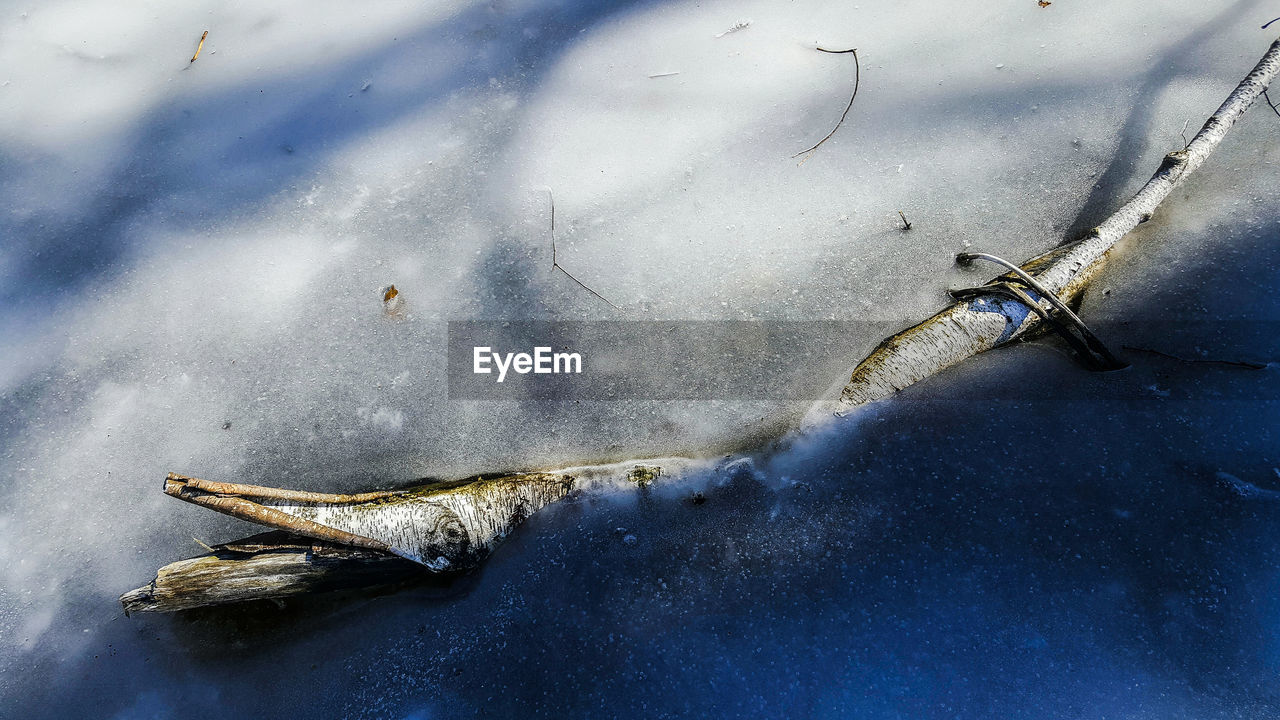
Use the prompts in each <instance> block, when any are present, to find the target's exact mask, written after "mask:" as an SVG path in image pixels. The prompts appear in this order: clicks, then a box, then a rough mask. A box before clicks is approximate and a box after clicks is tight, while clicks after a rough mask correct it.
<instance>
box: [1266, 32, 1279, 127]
mask: <svg viewBox="0 0 1280 720" xmlns="http://www.w3.org/2000/svg"><path fill="white" fill-rule="evenodd" d="M1276 19H1277V20H1280V18H1276ZM1262 98H1263V99H1264V100H1266V101H1267V104H1268V105H1270V106H1271V112H1273V113H1275V114H1276V117H1280V110H1277V109H1276V104H1275V103H1273V102H1271V96H1270V95H1268V94H1267V91H1266V90H1263V91H1262Z"/></svg>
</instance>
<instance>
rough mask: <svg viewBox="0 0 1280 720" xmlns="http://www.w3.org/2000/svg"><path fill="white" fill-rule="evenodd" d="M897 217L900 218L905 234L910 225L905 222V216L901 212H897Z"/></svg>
mask: <svg viewBox="0 0 1280 720" xmlns="http://www.w3.org/2000/svg"><path fill="white" fill-rule="evenodd" d="M898 217H900V218H902V231H903V232H906V231H907V230H910V229H911V223H909V222H907V216H906V215H903V214H902V211H901V210H899V211H898Z"/></svg>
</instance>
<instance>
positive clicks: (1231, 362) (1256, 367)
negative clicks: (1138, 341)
mask: <svg viewBox="0 0 1280 720" xmlns="http://www.w3.org/2000/svg"><path fill="white" fill-rule="evenodd" d="M1123 347H1124V349H1125V350H1132V351H1134V352H1144V353H1149V354H1151V355H1159V356H1160V357H1162V358H1168V359H1170V360H1177V361H1178V362H1184V363H1201V364H1204V365H1230V366H1231V367H1241V368H1248V369H1249V370H1266V369H1267V366H1266V365H1263V364H1262V363H1255V362H1247V361H1243V360H1212V359H1201V358H1184V357H1178V356H1177V355H1170V354H1169V353H1167V352H1160V351H1159V350H1152V349H1151V348H1144V347H1135V346H1133V345H1125V346H1123Z"/></svg>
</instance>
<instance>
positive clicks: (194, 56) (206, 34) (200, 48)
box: [187, 30, 209, 65]
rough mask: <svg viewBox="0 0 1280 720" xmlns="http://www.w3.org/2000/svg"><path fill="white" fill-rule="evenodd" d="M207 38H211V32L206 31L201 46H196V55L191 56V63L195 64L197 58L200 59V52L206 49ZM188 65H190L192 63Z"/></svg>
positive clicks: (202, 36) (201, 37) (201, 39)
mask: <svg viewBox="0 0 1280 720" xmlns="http://www.w3.org/2000/svg"><path fill="white" fill-rule="evenodd" d="M207 37H209V31H208V30H205V31H204V34H203V35H201V36H200V44H199V45H197V46H196V54H195V55H192V56H191V62H195V61H196V58H198V57H200V51H201V50H203V49H204V39H205V38H207ZM187 64H188V65H190V64H191V63H187Z"/></svg>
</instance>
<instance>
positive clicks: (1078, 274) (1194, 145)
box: [834, 40, 1280, 414]
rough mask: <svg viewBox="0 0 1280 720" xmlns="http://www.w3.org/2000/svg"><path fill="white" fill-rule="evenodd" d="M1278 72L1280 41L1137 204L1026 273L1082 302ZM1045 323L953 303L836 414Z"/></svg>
mask: <svg viewBox="0 0 1280 720" xmlns="http://www.w3.org/2000/svg"><path fill="white" fill-rule="evenodd" d="M1278 71H1280V40H1276V41H1275V42H1273V43H1272V44H1271V47H1270V49H1268V50H1267V52H1266V54H1265V55H1263V56H1262V59H1261V60H1259V61H1258V64H1257V65H1256V66H1255V67H1254V68H1253V71H1252V72H1250V73H1249V75H1248V76H1246V77H1245V79H1244V80H1242V81H1241V82H1240V84H1239V85H1238V86H1237V87H1236V89H1235V90H1234V91H1233V92H1232V93H1231V94H1230V95H1229V96H1228V97H1227V99H1226V101H1225V102H1223V103H1222V105H1221V107H1219V108H1218V110H1217V112H1215V113H1214V114H1213V115H1212V116H1211V117H1210V118H1209V120H1208V121H1207V122H1205V124H1204V127H1202V128H1200V132H1198V133H1196V136H1195V137H1194V138H1193V139H1192V140H1191V142H1190V143H1187V145H1186V147H1185V148H1184V149H1182V150H1176V151H1174V152H1171V153H1169V154H1168V155H1166V156H1165V157H1164V161H1163V162H1161V163H1160V167H1159V168H1158V169H1157V170H1156V173H1155V174H1154V175H1152V176H1151V179H1150V180H1148V181H1147V183H1146V185H1143V187H1142V189H1141V190H1139V191H1138V193H1137V194H1136V195H1134V196H1133V198H1132V199H1130V200H1129V202H1127V203H1125V204H1124V206H1123V207H1121V208H1120V209H1119V210H1117V211H1116V212H1115V214H1113V215H1112V216H1111V217H1109V218H1107V219H1106V220H1105V221H1104V222H1103V223H1102V224H1101V225H1099V226H1098V227H1096V228H1094V229H1093V230H1092V231H1090V232H1089V233H1088V234H1087V235H1086V236H1085V237H1084V238H1082V239H1081V240H1079V241H1076V242H1075V243H1073V244H1071V245H1067V246H1065V247H1061V248H1058V249H1056V250H1053V251H1051V252H1049V253H1046V254H1044V255H1041V256H1040V257H1037V258H1034V259H1032V260H1030V261H1029V262H1027V263H1026V264H1024V265H1023V266H1022V269H1023V270H1024V271H1026V272H1027V273H1028V274H1029V275H1031V276H1033V277H1035V278H1036V279H1037V280H1038V281H1039V282H1040V284H1042V285H1043V286H1045V288H1046V289H1048V290H1050V291H1051V292H1054V293H1056V294H1057V295H1058V296H1059V297H1060V298H1062V299H1063V300H1066V301H1072V300H1074V299H1076V298H1078V297H1079V295H1080V294H1081V293H1082V292H1083V290H1084V288H1085V286H1086V285H1088V283H1089V281H1090V280H1091V279H1092V278H1093V276H1094V275H1095V274H1096V273H1097V272H1098V271H1099V270H1100V269H1101V268H1102V267H1103V265H1105V263H1106V259H1107V256H1108V254H1109V253H1110V251H1111V249H1112V248H1113V247H1115V244H1116V243H1117V242H1119V241H1120V239H1121V238H1123V237H1124V236H1125V235H1127V234H1128V233H1129V232H1130V231H1131V230H1133V229H1134V228H1135V227H1137V226H1138V225H1140V224H1142V223H1144V222H1146V221H1148V220H1150V219H1151V217H1152V215H1153V214H1154V213H1155V211H1156V208H1158V207H1159V206H1160V203H1161V202H1162V201H1163V200H1164V199H1165V198H1166V197H1168V195H1169V193H1170V192H1172V191H1173V189H1174V188H1175V187H1177V186H1178V185H1179V184H1181V183H1182V181H1183V180H1185V179H1186V178H1187V176H1189V175H1190V174H1191V173H1193V172H1195V170H1196V168H1198V167H1200V165H1201V164H1203V163H1204V161H1205V159H1206V158H1208V157H1209V155H1210V153H1212V152H1213V151H1214V149H1215V148H1217V147H1218V143H1220V142H1222V139H1223V138H1224V137H1226V135H1227V131H1229V130H1230V129H1231V126H1232V125H1234V124H1235V122H1236V120H1237V119H1239V118H1240V116H1241V115H1243V114H1244V112H1245V110H1248V109H1249V107H1250V106H1251V105H1253V103H1254V102H1256V101H1257V99H1258V97H1259V96H1260V95H1262V93H1263V92H1264V91H1265V90H1266V89H1267V85H1268V84H1270V82H1271V80H1272V79H1273V78H1275V76H1276V73H1277V72H1278ZM999 279H1004V278H998V280H999ZM1046 309H1047V308H1046ZM1041 323H1042V321H1041V319H1040V317H1039V314H1038V313H1034V312H1027V308H1025V307H1024V306H1023V305H1021V304H1020V303H1018V302H1016V301H1012V300H1009V299H1006V298H1003V297H1000V296H997V295H995V294H991V295H984V296H979V297H974V298H971V299H967V300H965V301H962V302H956V303H953V304H951V305H950V306H948V307H947V308H946V309H944V310H943V311H942V312H939V313H938V314H937V315H934V316H933V317H931V318H929V319H928V320H925V321H924V322H922V323H920V324H918V325H915V326H914V327H911V328H908V329H906V330H903V331H902V332H900V333H898V334H897V335H894V336H892V337H889V338H887V339H885V340H884V341H883V342H882V343H880V345H879V346H878V347H877V348H876V349H875V350H874V351H872V353H871V354H870V355H868V356H867V357H866V359H864V360H863V361H862V362H860V363H859V364H858V366H857V367H856V368H854V371H853V375H852V376H851V377H850V380H849V383H848V384H847V385H845V387H844V390H843V391H842V392H841V393H840V400H839V402H838V403H837V407H836V408H834V409H835V410H836V411H837V412H836V414H843V413H844V412H847V411H849V410H851V409H853V408H855V407H857V406H859V405H863V404H866V403H869V402H874V401H876V400H880V399H883V398H885V397H888V396H889V395H892V394H893V393H895V392H897V391H898V390H901V389H903V388H905V387H907V386H908V385H911V384H913V383H916V382H919V381H920V380H923V379H925V378H927V377H930V376H932V375H936V374H937V373H939V372H941V371H943V370H945V369H947V368H949V367H951V366H952V365H955V364H956V363H958V362H960V361H961V360H964V359H965V358H968V357H971V356H973V355H976V354H978V353H980V352H983V351H985V350H990V349H991V348H994V347H998V346H1000V345H1004V344H1006V343H1009V342H1012V341H1014V340H1017V339H1019V338H1021V337H1025V336H1026V335H1027V333H1029V332H1031V331H1033V330H1035V329H1036V328H1037V327H1038V326H1040V325H1041Z"/></svg>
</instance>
